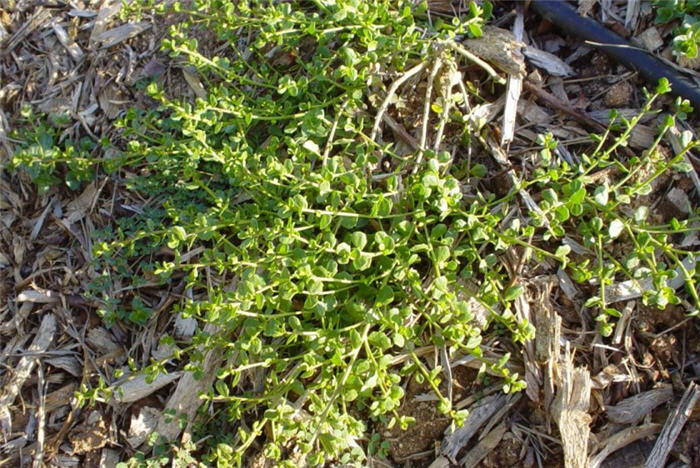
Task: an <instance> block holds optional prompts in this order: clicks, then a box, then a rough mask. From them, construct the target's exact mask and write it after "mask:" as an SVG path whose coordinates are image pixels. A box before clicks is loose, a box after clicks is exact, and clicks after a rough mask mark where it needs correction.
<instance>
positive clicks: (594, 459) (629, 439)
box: [588, 424, 661, 468]
mask: <svg viewBox="0 0 700 468" xmlns="http://www.w3.org/2000/svg"><path fill="white" fill-rule="evenodd" d="M660 430H661V424H645V425H643V426H637V427H630V428H628V429H625V430H622V431H620V432H618V433H616V434H613V435H612V436H610V437H608V439H606V440H605V441H604V442H603V443H602V444H601V445H602V447H603V448H601V449H600V451H599V452H598V453H597V454H595V455H592V456H591V457H590V458H589V459H588V468H599V467H600V466H601V465H602V464H603V462H604V461H605V459H606V458H607V457H608V456H609V455H610V454H611V453H613V452H616V451H618V450H620V449H621V448H624V447H627V446H628V445H629V444H631V443H633V442H636V441H638V440H640V439H643V438H645V437H649V436H651V435H654V434H656V433H657V432H659V431H660Z"/></svg>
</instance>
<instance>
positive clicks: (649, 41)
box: [637, 26, 664, 52]
mask: <svg viewBox="0 0 700 468" xmlns="http://www.w3.org/2000/svg"><path fill="white" fill-rule="evenodd" d="M637 40H639V42H641V43H642V45H643V46H644V48H645V49H647V50H648V51H650V52H655V51H656V50H657V49H658V48H660V47H662V46H663V45H664V40H663V39H662V38H661V34H659V30H658V29H656V28H655V27H654V26H652V27H651V28H649V29H645V30H644V31H643V32H642V33H640V34H639V35H637Z"/></svg>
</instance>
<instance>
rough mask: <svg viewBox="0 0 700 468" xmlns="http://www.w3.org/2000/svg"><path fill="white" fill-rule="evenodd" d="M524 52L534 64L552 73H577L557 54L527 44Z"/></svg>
mask: <svg viewBox="0 0 700 468" xmlns="http://www.w3.org/2000/svg"><path fill="white" fill-rule="evenodd" d="M523 54H524V55H525V57H527V59H528V60H529V61H530V62H532V64H533V65H535V66H536V67H539V68H542V69H544V70H546V71H547V73H549V74H550V75H554V76H573V75H575V74H576V72H574V69H573V68H571V66H570V65H569V64H567V63H566V62H564V61H563V60H562V59H560V58H559V57H557V56H556V55H554V54H550V53H549V52H545V51H544V50H540V49H538V48H536V47H533V46H527V47H525V48H524V49H523Z"/></svg>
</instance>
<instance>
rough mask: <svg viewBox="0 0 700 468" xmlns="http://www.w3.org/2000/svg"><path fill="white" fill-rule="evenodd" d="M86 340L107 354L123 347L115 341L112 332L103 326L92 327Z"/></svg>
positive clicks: (100, 351) (97, 349)
mask: <svg viewBox="0 0 700 468" xmlns="http://www.w3.org/2000/svg"><path fill="white" fill-rule="evenodd" d="M85 341H87V343H88V344H89V345H90V346H91V347H92V348H94V349H95V350H96V351H98V352H99V353H100V354H107V353H111V352H113V351H116V350H118V349H121V346H119V345H118V344H117V343H115V342H114V338H113V337H112V334H111V333H109V332H108V331H107V330H105V329H104V328H102V327H95V328H91V329H90V330H89V331H88V333H87V338H86V340H85Z"/></svg>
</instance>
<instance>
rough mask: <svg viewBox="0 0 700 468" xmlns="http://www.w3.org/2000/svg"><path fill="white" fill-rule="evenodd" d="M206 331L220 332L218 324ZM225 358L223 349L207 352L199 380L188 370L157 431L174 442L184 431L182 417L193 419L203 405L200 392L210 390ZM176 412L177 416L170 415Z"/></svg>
mask: <svg viewBox="0 0 700 468" xmlns="http://www.w3.org/2000/svg"><path fill="white" fill-rule="evenodd" d="M204 332H205V333H209V334H210V335H212V334H215V333H218V332H219V329H218V327H217V326H216V325H213V324H207V325H206V326H205V327H204ZM222 360H223V350H222V349H218V348H215V349H211V350H209V351H208V352H207V354H206V356H205V357H204V360H203V361H202V367H203V369H202V375H201V377H200V379H199V380H197V379H195V378H194V374H193V373H192V372H187V373H185V375H184V376H183V377H182V379H180V381H179V382H178V384H177V388H176V389H175V391H174V392H173V394H172V396H171V397H170V399H169V400H168V403H167V405H166V408H165V410H164V411H163V413H162V414H161V416H160V419H159V420H158V426H157V427H156V432H157V433H158V434H159V435H160V436H162V437H165V439H166V440H167V441H170V442H172V441H173V440H175V438H176V437H177V436H178V435H179V434H180V432H181V431H182V429H183V428H182V427H181V426H180V420H181V418H184V419H185V421H191V420H192V418H193V417H194V415H195V413H196V412H197V410H198V409H199V407H200V405H201V403H202V402H201V399H200V398H199V396H200V394H202V393H203V392H206V391H207V390H209V388H210V387H211V386H212V384H213V383H214V379H215V378H216V371H217V369H218V368H219V366H220V365H221V361H222ZM172 412H175V414H176V416H175V417H172V415H170V416H168V414H169V413H170V414H172Z"/></svg>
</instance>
